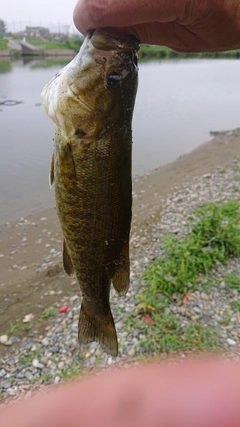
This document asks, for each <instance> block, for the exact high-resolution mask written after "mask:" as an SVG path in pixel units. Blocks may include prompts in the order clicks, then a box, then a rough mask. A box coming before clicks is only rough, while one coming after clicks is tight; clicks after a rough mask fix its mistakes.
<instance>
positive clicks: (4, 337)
mask: <svg viewBox="0 0 240 427" xmlns="http://www.w3.org/2000/svg"><path fill="white" fill-rule="evenodd" d="M7 341H8V336H7V335H1V336H0V343H1V344H6V343H7Z"/></svg>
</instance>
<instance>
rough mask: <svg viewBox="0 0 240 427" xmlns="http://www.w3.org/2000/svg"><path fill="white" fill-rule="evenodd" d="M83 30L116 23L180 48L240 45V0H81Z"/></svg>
mask: <svg viewBox="0 0 240 427" xmlns="http://www.w3.org/2000/svg"><path fill="white" fill-rule="evenodd" d="M74 22H75V25H76V27H77V28H78V30H79V31H80V32H82V33H83V34H86V31H87V30H88V29H94V28H104V27H112V28H114V30H116V29H119V28H121V31H122V32H128V33H132V34H134V35H135V36H136V37H137V38H138V39H139V40H140V42H141V43H149V44H159V45H163V46H168V47H170V48H171V49H174V50H176V51H178V52H217V51H223V50H232V49H238V48H240V2H239V0H78V3H77V5H76V7H75V11H74Z"/></svg>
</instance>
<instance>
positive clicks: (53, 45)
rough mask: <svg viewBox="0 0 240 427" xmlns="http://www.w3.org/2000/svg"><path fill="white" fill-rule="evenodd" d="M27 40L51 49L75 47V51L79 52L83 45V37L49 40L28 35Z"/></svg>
mask: <svg viewBox="0 0 240 427" xmlns="http://www.w3.org/2000/svg"><path fill="white" fill-rule="evenodd" d="M27 41H28V42H29V43H31V44H32V45H34V46H39V47H41V46H42V47H45V48H46V49H47V50H49V49H54V50H55V49H73V50H74V51H75V52H78V50H79V49H80V46H81V45H82V42H83V39H80V38H77V39H73V40H68V39H64V40H59V41H58V40H47V41H42V40H39V39H37V38H33V37H27Z"/></svg>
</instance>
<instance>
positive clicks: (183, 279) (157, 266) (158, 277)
mask: <svg viewBox="0 0 240 427" xmlns="http://www.w3.org/2000/svg"><path fill="white" fill-rule="evenodd" d="M239 207H240V202H239V201H237V200H233V201H229V202H225V203H223V204H222V205H220V206H218V205H216V204H209V205H204V206H202V207H200V208H198V209H197V210H196V218H197V219H193V218H192V217H191V218H189V219H188V225H189V226H191V227H192V231H191V233H189V234H188V236H187V237H186V238H184V239H178V238H177V237H176V236H174V235H168V236H167V237H166V239H165V242H164V244H163V247H164V249H165V255H164V256H163V257H162V258H161V259H160V260H156V261H155V262H153V263H152V264H151V265H150V266H149V267H148V268H147V270H146V271H145V273H144V279H145V281H146V282H147V283H150V284H151V293H152V294H154V295H156V294H158V293H161V294H163V295H168V296H169V295H172V294H173V293H175V292H178V293H184V292H187V291H188V290H189V289H193V288H194V283H196V279H197V277H198V275H199V274H201V273H203V274H206V273H208V272H209V271H210V269H211V268H212V267H213V266H214V264H215V263H216V262H222V263H224V262H226V260H227V258H228V257H229V256H231V255H232V256H236V257H238V256H239V255H240V213H239ZM149 293H150V292H149V290H147V291H146V297H147V295H148V294H149ZM143 299H144V300H145V294H143Z"/></svg>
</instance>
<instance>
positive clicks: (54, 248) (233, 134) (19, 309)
mask: <svg viewBox="0 0 240 427" xmlns="http://www.w3.org/2000/svg"><path fill="white" fill-rule="evenodd" d="M239 157H240V129H236V130H234V131H226V132H218V133H215V134H214V135H213V139H212V140H211V141H209V142H207V143H205V144H203V145H201V146H200V147H199V148H197V149H196V150H194V151H193V152H191V153H190V154H187V155H184V156H181V157H180V158H179V159H177V160H176V161H175V162H173V163H171V164H168V165H165V166H163V167H160V168H159V169H155V170H153V171H151V172H150V173H147V174H145V175H143V176H141V177H137V178H136V179H134V182H133V197H134V203H133V222H132V245H131V253H132V254H134V251H135V250H136V248H137V247H138V246H139V245H140V244H141V246H142V247H143V248H144V245H149V244H150V242H149V241H148V239H147V235H148V233H150V232H151V229H152V223H153V218H155V217H159V216H160V215H161V208H162V204H163V201H164V199H165V198H166V197H167V196H168V194H169V193H170V192H171V190H173V189H174V188H175V187H179V186H182V185H184V184H185V183H187V182H191V180H192V179H193V178H194V177H197V176H201V175H203V174H207V173H211V172H212V171H213V170H215V169H216V167H221V168H225V167H227V166H228V165H229V164H230V163H231V162H232V161H233V160H235V159H237V158H238V159H239ZM136 230H137V233H138V235H140V236H141V234H142V239H140V243H138V245H136V244H134V234H135V232H136ZM61 250H62V235H61V230H60V226H59V223H58V219H57V216H56V210H55V209H48V210H46V211H44V212H39V213H36V214H33V215H30V216H29V217H27V218H21V219H19V221H17V222H14V223H6V224H4V225H2V226H0V271H1V273H0V335H1V334H2V333H4V332H5V331H7V330H9V328H11V325H13V324H16V322H18V321H22V319H23V318H24V316H25V315H26V314H28V313H30V312H34V314H35V318H34V319H33V321H32V323H33V325H32V327H33V328H34V330H39V334H40V333H41V332H42V331H43V330H44V329H45V328H46V323H45V322H42V323H41V322H38V321H37V316H38V315H39V314H40V313H42V311H43V307H49V306H50V305H51V304H54V303H56V302H57V301H58V298H59V297H58V295H63V294H64V295H75V294H78V293H79V289H78V285H77V283H76V281H74V280H70V279H69V278H68V277H66V276H65V274H64V272H63V269H62V259H61V258H62V256H61ZM59 279H61V280H59ZM27 334H28V331H24V330H21V331H19V333H18V340H21V338H23V337H24V336H26V335H27ZM7 352H8V347H7V346H5V345H1V344H0V356H1V355H3V354H6V353H7Z"/></svg>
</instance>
